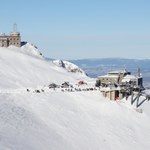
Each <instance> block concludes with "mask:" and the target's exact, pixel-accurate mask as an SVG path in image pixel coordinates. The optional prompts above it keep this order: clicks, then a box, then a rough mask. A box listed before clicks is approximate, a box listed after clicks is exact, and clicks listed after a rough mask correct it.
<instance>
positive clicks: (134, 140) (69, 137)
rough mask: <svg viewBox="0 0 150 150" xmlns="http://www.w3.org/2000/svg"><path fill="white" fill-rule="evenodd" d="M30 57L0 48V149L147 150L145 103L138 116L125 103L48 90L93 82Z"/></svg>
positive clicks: (149, 128) (149, 122) (149, 119)
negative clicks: (63, 85) (64, 84)
mask: <svg viewBox="0 0 150 150" xmlns="http://www.w3.org/2000/svg"><path fill="white" fill-rule="evenodd" d="M27 48H28V47H27ZM30 48H31V47H30ZM33 54H35V53H34V52H32V54H31V55H30V53H26V52H24V51H21V50H20V48H12V49H11V48H9V49H8V48H0V68H1V69H0V79H1V84H0V92H1V93H0V150H116V149H117V150H134V149H136V150H149V147H150V109H149V107H150V102H149V101H145V102H144V103H143V104H142V105H141V106H140V107H139V109H142V110H143V112H142V113H139V112H137V111H136V109H135V107H134V106H131V105H130V98H129V99H128V100H127V101H126V100H125V99H124V100H121V101H109V100H108V99H105V98H103V97H102V95H101V93H100V92H99V91H98V90H95V91H81V92H77V91H74V92H68V91H64V92H62V91H61V89H49V88H48V87H47V86H48V84H50V83H54V82H55V83H57V84H61V83H62V82H64V81H69V82H70V83H71V84H73V85H75V86H76V87H78V86H77V85H76V84H77V83H78V81H80V80H84V81H86V82H87V83H89V84H88V85H85V86H83V87H84V88H85V87H86V86H92V84H94V82H93V79H90V78H88V77H86V76H85V75H83V74H80V75H79V74H74V73H71V72H68V71H67V70H65V69H63V68H61V67H58V66H56V65H55V64H54V63H50V62H47V61H45V60H44V58H42V57H41V56H40V57H38V55H33ZM27 88H29V89H30V92H27V91H26V89H27ZM41 88H43V89H44V92H41V93H36V92H34V90H35V89H41ZM147 93H148V91H147Z"/></svg>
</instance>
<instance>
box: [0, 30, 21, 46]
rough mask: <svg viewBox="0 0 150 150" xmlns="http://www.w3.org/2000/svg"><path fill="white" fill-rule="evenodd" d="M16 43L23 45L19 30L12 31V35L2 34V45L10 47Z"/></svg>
mask: <svg viewBox="0 0 150 150" xmlns="http://www.w3.org/2000/svg"><path fill="white" fill-rule="evenodd" d="M11 45H14V46H16V47H20V46H21V36H20V33H19V32H12V33H11V34H10V35H6V34H0V47H8V46H11Z"/></svg>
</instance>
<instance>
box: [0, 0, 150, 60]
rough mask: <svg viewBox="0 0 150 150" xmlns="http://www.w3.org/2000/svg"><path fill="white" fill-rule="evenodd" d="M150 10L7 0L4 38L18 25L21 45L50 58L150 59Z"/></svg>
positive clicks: (118, 4)
mask: <svg viewBox="0 0 150 150" xmlns="http://www.w3.org/2000/svg"><path fill="white" fill-rule="evenodd" d="M149 6H150V1H148V0H143V1H141V0H132V1H129V0H126V1H119V0H114V1H111V0H106V1H101V0H92V1H91V0H89V1H87V0H76V1H70V0H64V1H61V0H55V1H52V0H45V1H36V0H26V1H25V2H24V3H22V1H20V0H14V1H10V2H8V1H2V2H1V5H0V14H1V20H2V21H1V23H0V33H6V34H9V33H10V32H11V31H13V24H14V23H16V24H17V31H19V32H20V33H21V37H22V41H28V42H30V43H33V44H35V45H36V46H37V47H38V48H39V49H40V50H41V52H42V53H43V55H44V56H46V57H49V58H56V59H57V58H58V59H82V58H97V57H98V58H99V57H100V58H107V57H115V58H116V57H123V58H124V57H125V58H132V59H133V58H134V59H148V58H149V55H150V28H149V27H150V19H149V16H150V9H149Z"/></svg>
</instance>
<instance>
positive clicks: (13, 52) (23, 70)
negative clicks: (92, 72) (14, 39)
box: [0, 44, 85, 89]
mask: <svg viewBox="0 0 150 150" xmlns="http://www.w3.org/2000/svg"><path fill="white" fill-rule="evenodd" d="M0 68H1V69H0V78H1V80H2V82H1V84H0V89H3V88H18V87H31V86H38V85H45V84H46V85H48V84H49V83H51V82H56V83H60V82H64V81H70V82H75V79H78V78H82V77H83V76H80V75H78V74H72V73H68V72H67V71H66V70H65V69H63V68H60V67H57V66H56V65H55V64H53V63H52V62H47V61H46V60H45V59H44V58H43V57H42V56H41V55H40V53H39V52H38V51H37V49H35V48H34V47H33V46H32V45H30V44H26V45H25V46H23V47H21V48H16V47H9V48H0ZM84 77H85V76H84Z"/></svg>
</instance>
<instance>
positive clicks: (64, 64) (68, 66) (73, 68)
mask: <svg viewBox="0 0 150 150" xmlns="http://www.w3.org/2000/svg"><path fill="white" fill-rule="evenodd" d="M53 63H54V64H56V65H57V66H59V67H62V68H65V69H66V70H67V71H68V72H72V73H76V74H79V75H82V76H86V73H85V72H84V71H83V70H82V69H81V68H79V67H78V66H77V65H75V64H73V63H71V62H68V61H64V60H54V61H53Z"/></svg>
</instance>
